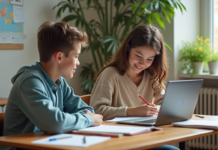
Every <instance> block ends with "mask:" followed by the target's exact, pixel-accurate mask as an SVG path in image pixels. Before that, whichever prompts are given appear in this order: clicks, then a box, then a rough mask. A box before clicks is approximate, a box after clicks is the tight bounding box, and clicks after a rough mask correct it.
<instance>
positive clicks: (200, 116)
mask: <svg viewBox="0 0 218 150" xmlns="http://www.w3.org/2000/svg"><path fill="white" fill-rule="evenodd" d="M195 116H196V117H199V118H204V116H202V115H195Z"/></svg>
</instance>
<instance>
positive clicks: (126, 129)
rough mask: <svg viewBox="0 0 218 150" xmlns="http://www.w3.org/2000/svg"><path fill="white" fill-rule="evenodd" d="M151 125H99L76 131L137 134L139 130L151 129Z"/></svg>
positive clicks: (147, 130)
mask: <svg viewBox="0 0 218 150" xmlns="http://www.w3.org/2000/svg"><path fill="white" fill-rule="evenodd" d="M151 129H152V128H151V127H135V126H120V125H100V126H96V127H89V128H85V129H81V130H78V131H87V132H96V133H98V132H107V133H123V134H130V135H131V134H137V133H141V132H149V131H151Z"/></svg>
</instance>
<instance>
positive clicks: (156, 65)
mask: <svg viewBox="0 0 218 150" xmlns="http://www.w3.org/2000/svg"><path fill="white" fill-rule="evenodd" d="M140 46H151V47H152V49H153V50H154V51H155V52H156V56H155V58H154V61H153V63H152V65H151V66H150V67H149V68H147V69H148V72H149V73H150V74H151V75H152V79H151V80H152V88H153V89H154V90H155V91H160V90H161V89H165V85H164V80H165V78H166V76H167V73H168V61H167V57H166V49H165V47H164V42H163V37H162V35H161V33H160V31H159V30H158V29H157V28H156V27H153V26H151V25H140V26H138V27H136V28H135V29H134V30H133V31H132V32H130V33H129V34H128V36H127V37H126V39H125V40H124V42H123V43H122V45H121V47H119V49H118V50H117V52H116V54H115V55H114V56H113V57H112V59H111V61H110V62H109V63H108V64H106V65H105V66H104V67H103V68H102V69H101V70H100V71H99V72H98V73H97V74H96V77H95V80H97V78H98V76H99V75H100V74H101V72H102V71H103V70H104V69H105V68H107V67H110V66H114V67H116V68H117V69H118V71H119V73H120V74H121V75H124V73H125V71H126V70H127V68H128V67H129V52H130V50H131V49H132V48H135V47H140Z"/></svg>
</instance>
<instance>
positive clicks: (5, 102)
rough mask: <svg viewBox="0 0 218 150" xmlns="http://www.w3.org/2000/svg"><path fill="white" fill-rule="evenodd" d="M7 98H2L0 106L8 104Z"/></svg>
mask: <svg viewBox="0 0 218 150" xmlns="http://www.w3.org/2000/svg"><path fill="white" fill-rule="evenodd" d="M7 101H8V99H7V98H0V106H5V105H6V104H7Z"/></svg>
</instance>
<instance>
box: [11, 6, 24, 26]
mask: <svg viewBox="0 0 218 150" xmlns="http://www.w3.org/2000/svg"><path fill="white" fill-rule="evenodd" d="M13 17H14V22H15V23H19V22H25V18H24V8H23V7H22V6H16V5H13Z"/></svg>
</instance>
